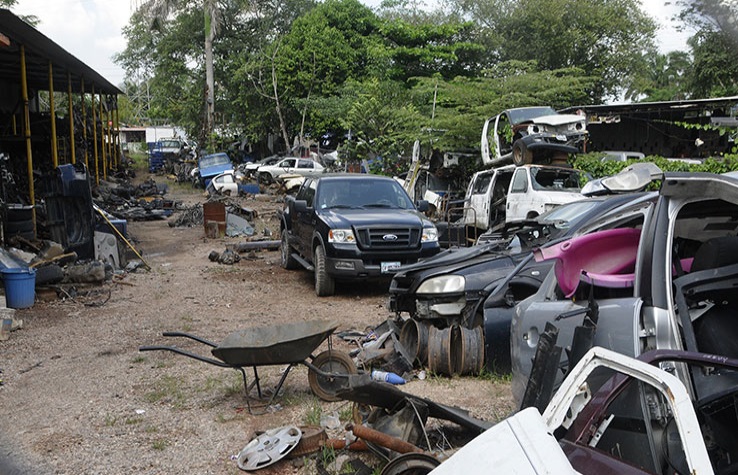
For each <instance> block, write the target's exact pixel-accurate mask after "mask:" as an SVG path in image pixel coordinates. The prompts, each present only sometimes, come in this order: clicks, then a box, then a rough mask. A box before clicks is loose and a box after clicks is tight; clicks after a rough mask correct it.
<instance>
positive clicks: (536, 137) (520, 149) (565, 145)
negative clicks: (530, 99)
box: [482, 106, 589, 166]
mask: <svg viewBox="0 0 738 475" xmlns="http://www.w3.org/2000/svg"><path fill="white" fill-rule="evenodd" d="M490 127H491V128H490ZM588 137H589V132H588V131H587V119H586V117H585V116H584V115H578V114H559V113H558V112H556V111H555V110H554V109H553V108H551V107H548V106H544V107H521V108H515V109H507V110H505V111H502V112H501V113H500V114H498V115H496V116H495V117H492V118H490V119H487V120H486V121H485V123H484V126H483V127H482V162H483V163H484V165H486V166H497V165H502V164H506V163H510V162H512V163H513V164H515V165H518V166H519V165H525V164H529V163H560V162H566V159H567V158H568V156H569V155H570V154H576V153H579V152H582V151H583V150H584V149H585V144H586V142H587V138H588Z"/></svg>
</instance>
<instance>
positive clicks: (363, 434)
mask: <svg viewBox="0 0 738 475" xmlns="http://www.w3.org/2000/svg"><path fill="white" fill-rule="evenodd" d="M348 430H350V431H351V432H353V433H354V435H355V436H356V437H359V438H361V439H364V440H366V441H368V442H372V443H374V444H377V445H381V446H382V447H384V448H386V449H389V450H394V451H395V452H398V453H401V454H407V453H410V452H423V449H421V448H420V447H418V446H415V445H413V444H411V443H410V442H405V441H404V440H402V439H398V438H397V437H393V436H391V435H387V434H385V433H383V432H379V431H378V430H374V429H370V428H369V427H366V426H363V425H353V424H351V425H349V426H348Z"/></svg>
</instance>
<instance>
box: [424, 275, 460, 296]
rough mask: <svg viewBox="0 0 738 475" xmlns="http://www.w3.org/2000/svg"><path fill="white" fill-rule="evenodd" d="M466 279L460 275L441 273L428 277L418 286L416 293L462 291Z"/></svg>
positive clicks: (451, 292)
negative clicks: (440, 274)
mask: <svg viewBox="0 0 738 475" xmlns="http://www.w3.org/2000/svg"><path fill="white" fill-rule="evenodd" d="M465 286H466V279H464V277H462V276H460V275H442V276H439V277H433V278H432V279H428V280H426V281H425V282H423V283H422V284H420V287H418V290H417V291H416V293H417V294H421V295H430V294H454V293H459V292H463V291H464V288H465Z"/></svg>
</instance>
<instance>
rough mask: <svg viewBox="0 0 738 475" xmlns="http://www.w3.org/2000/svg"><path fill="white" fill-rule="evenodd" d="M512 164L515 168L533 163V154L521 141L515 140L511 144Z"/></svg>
mask: <svg viewBox="0 0 738 475" xmlns="http://www.w3.org/2000/svg"><path fill="white" fill-rule="evenodd" d="M512 154H513V163H514V164H515V165H517V166H521V165H527V164H529V163H533V153H532V152H531V151H530V150H528V146H527V145H525V142H523V141H522V140H516V141H515V143H514V144H513V151H512Z"/></svg>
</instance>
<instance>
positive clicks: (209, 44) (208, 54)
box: [204, 5, 215, 140]
mask: <svg viewBox="0 0 738 475" xmlns="http://www.w3.org/2000/svg"><path fill="white" fill-rule="evenodd" d="M212 7H213V6H212V5H206V7H205V83H206V88H207V97H206V99H205V102H206V104H205V125H204V128H205V137H206V139H207V140H209V139H210V133H211V132H212V131H213V125H214V124H213V116H214V114H215V91H214V89H215V80H214V78H213V40H214V39H215V28H213V25H212V24H211V22H212V19H213V15H212V12H211V10H210V9H211V8H212Z"/></svg>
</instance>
